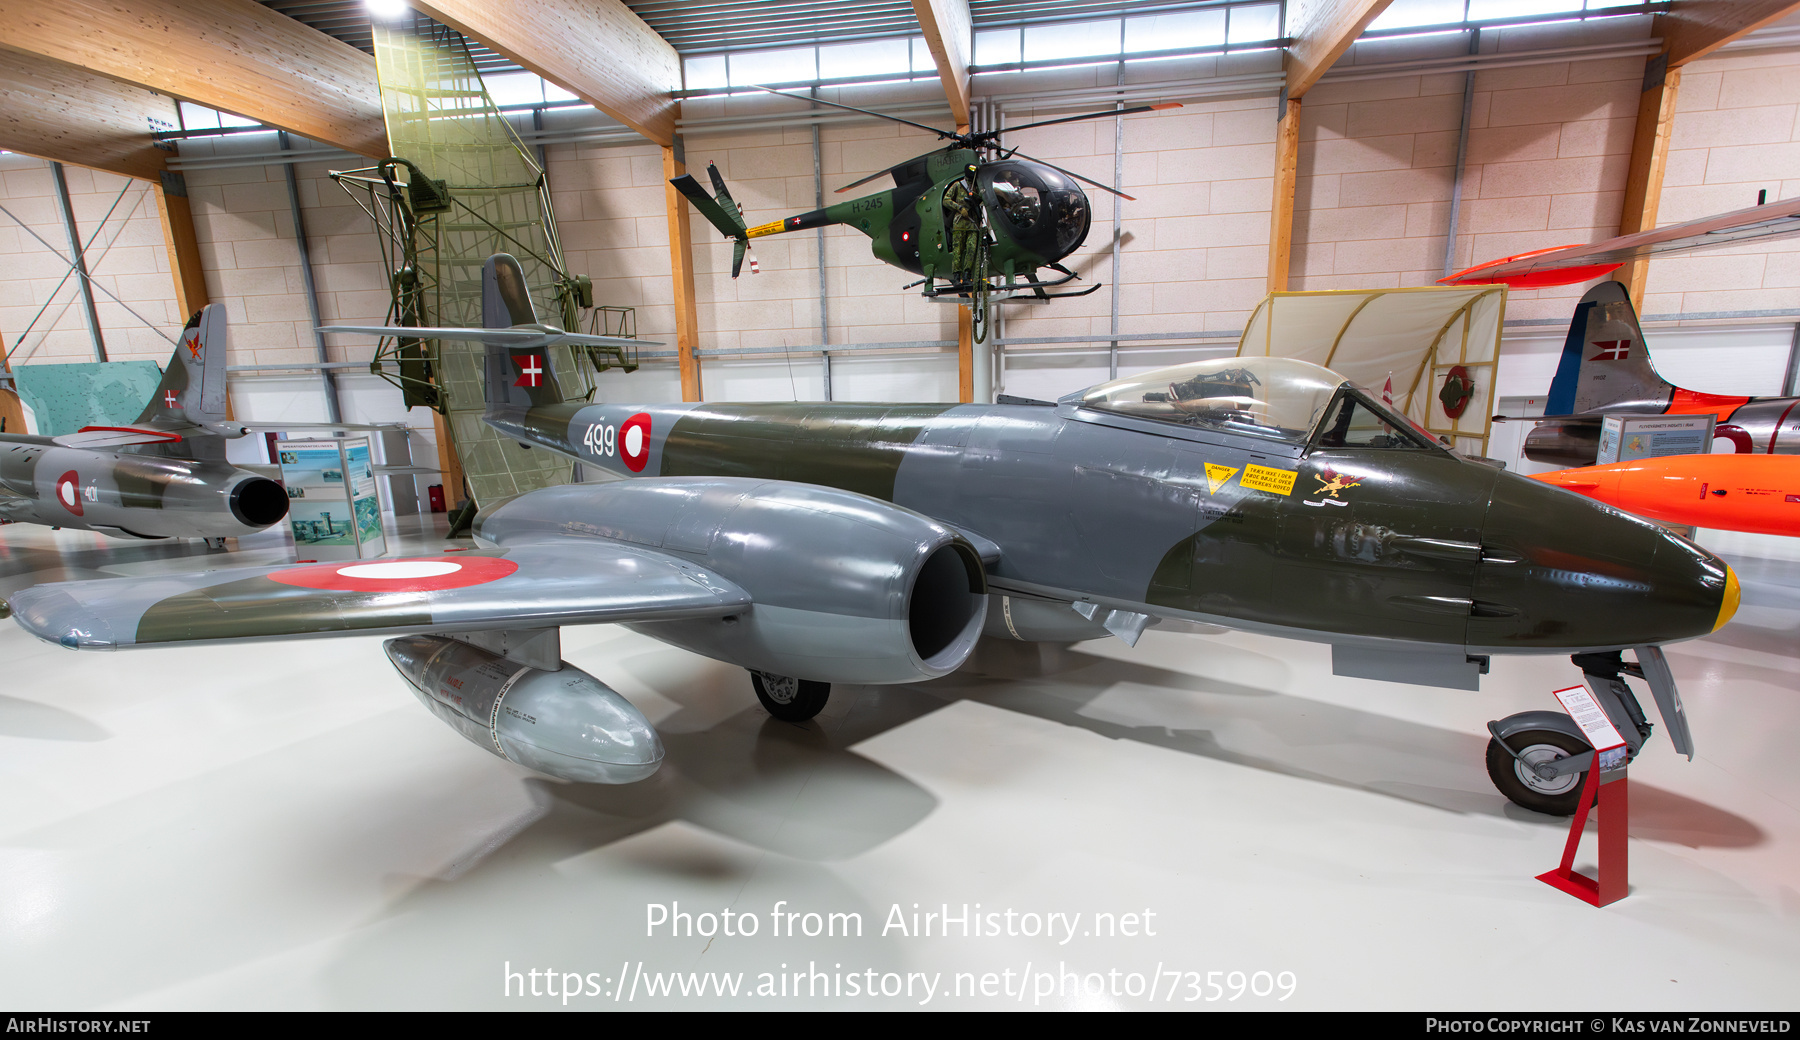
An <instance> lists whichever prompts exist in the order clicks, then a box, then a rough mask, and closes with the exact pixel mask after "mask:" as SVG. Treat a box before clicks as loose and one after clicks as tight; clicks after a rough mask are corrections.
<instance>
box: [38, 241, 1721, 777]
mask: <svg viewBox="0 0 1800 1040" xmlns="http://www.w3.org/2000/svg"><path fill="white" fill-rule="evenodd" d="M484 311H485V313H486V314H487V316H488V317H487V319H486V322H485V323H486V324H487V325H489V326H490V327H494V328H507V327H517V326H530V327H534V328H535V325H534V322H535V318H534V316H533V314H532V312H531V306H530V302H529V298H528V296H527V295H526V294H525V292H524V279H523V275H522V274H521V273H520V272H519V270H518V267H517V264H516V263H515V262H514V261H513V260H512V258H511V257H507V256H504V255H497V256H495V257H494V258H493V259H491V260H490V261H489V263H488V270H487V281H486V286H485V295H484ZM468 334H469V335H470V336H471V337H472V338H480V337H483V336H485V335H487V334H486V333H484V332H483V331H482V330H469V332H468ZM485 364H486V368H485V377H486V394H487V413H486V420H487V422H488V423H489V424H490V425H492V426H493V427H494V428H495V429H497V430H499V431H501V432H502V433H503V434H504V435H506V436H508V437H512V438H515V439H517V440H519V441H520V442H523V443H527V444H532V445H536V446H539V447H542V448H546V449H549V450H552V451H556V452H559V453H561V454H563V455H566V456H568V457H570V458H572V459H579V460H580V461H581V462H582V463H583V464H585V465H588V466H593V467H597V468H599V469H602V470H605V471H607V472H608V473H610V474H612V475H613V476H615V477H618V478H628V479H617V480H613V481H609V482H606V483H601V484H574V485H565V486H560V487H552V488H545V489H542V490H538V491H532V492H529V493H527V494H523V495H520V496H518V497H516V498H514V499H512V500H510V501H507V502H505V503H503V504H501V505H500V506H498V507H497V508H495V509H493V510H492V511H491V512H488V513H486V514H485V515H483V516H482V517H480V518H479V519H478V521H477V529H476V535H477V539H478V541H479V543H480V544H481V545H482V548H481V549H480V550H476V551H468V552H460V553H441V554H437V555H429V556H421V557H413V558H408V559H398V560H381V561H373V562H370V561H364V562H360V563H348V564H315V565H311V566H298V567H295V566H290V567H276V568H245V569H238V570H227V571H214V572H210V573H207V574H196V575H170V576H163V577H158V578H156V579H154V580H151V579H114V580H107V581H83V582H70V583H62V584H50V585H42V586H38V587H35V588H32V589H28V590H25V591H23V592H20V593H18V594H16V595H15V596H14V597H13V599H12V605H13V608H14V610H15V613H16V616H17V618H18V619H19V621H20V622H21V623H22V624H23V625H24V626H25V627H26V628H27V629H29V630H30V631H31V632H32V633H34V634H36V635H38V636H39V637H41V638H44V639H46V640H50V641H54V642H58V643H61V644H62V645H64V646H66V647H69V648H72V649H76V650H101V649H105V650H110V649H115V648H127V647H139V646H159V645H170V644H176V643H185V642H200V643H211V642H221V641H242V640H259V639H285V638H294V637H302V636H329V635H340V634H364V635H374V634H387V635H392V636H396V637H398V638H394V639H391V640H389V642H388V643H387V644H386V645H387V651H388V654H389V657H390V658H391V659H392V660H393V661H394V663H395V665H396V666H397V667H398V668H399V669H400V671H401V672H402V674H403V675H404V676H405V677H406V678H407V680H408V682H409V683H410V684H411V685H412V687H413V689H414V691H415V692H416V695H417V696H418V697H419V698H420V700H421V701H423V702H424V703H425V704H426V706H427V707H428V708H430V709H431V710H432V711H433V712H434V713H436V714H437V715H438V716H439V717H440V718H442V719H444V720H445V721H446V722H448V723H449V724H451V725H452V726H454V727H455V728H457V729H458V730H459V731H460V732H462V733H463V734H464V735H465V736H467V737H468V738H469V739H470V740H472V741H474V742H475V743H477V744H479V745H481V746H482V747H484V748H487V749H488V750H489V751H491V752H493V753H495V754H498V755H503V756H505V757H507V758H509V759H512V760H514V761H518V762H521V763H523V764H525V765H528V766H530V767H532V768H534V769H538V770H540V771H543V772H547V773H550V774H551V775H555V776H562V777H566V778H570V779H577V780H590V781H595V780H598V781H611V782H621V781H628V780H634V779H638V778H641V777H643V776H646V775H648V774H649V773H650V772H651V771H653V770H654V769H655V768H656V764H657V762H658V761H659V760H660V757H661V747H660V744H658V743H657V737H656V734H655V732H654V730H653V729H652V728H651V727H650V725H649V723H648V722H647V721H646V720H644V718H643V717H642V716H641V715H640V714H638V713H637V712H636V710H635V709H634V708H632V707H631V705H630V704H629V703H627V702H626V701H624V699H623V698H621V697H619V696H618V695H617V694H616V693H613V692H611V691H610V690H607V688H606V687H605V686H603V685H602V684H600V683H599V681H598V680H596V679H594V678H593V677H592V676H589V675H587V674H586V673H584V672H582V671H580V670H579V669H576V668H574V667H573V666H570V665H567V664H564V663H563V662H562V661H561V660H560V641H559V637H558V631H559V627H560V626H562V625H571V624H593V623H602V622H616V623H623V624H626V625H628V626H630V627H631V628H633V629H634V630H636V631H638V632H641V633H643V634H646V635H649V636H652V637H654V638H656V639H659V640H662V641H664V642H667V643H670V644H672V645H674V646H678V647H682V648H685V649H688V650H691V651H693V652H696V653H699V654H703V655H706V656H709V657H713V658H716V659H718V660H722V661H727V662H731V663H733V664H736V665H738V666H740V667H743V668H745V669H748V670H749V671H750V673H751V686H752V687H753V688H754V690H755V692H756V695H757V697H758V699H759V700H760V701H761V702H762V704H763V705H764V707H765V708H767V710H768V711H769V712H770V714H772V715H774V716H776V717H778V718H783V719H790V720H804V719H808V718H811V717H812V716H813V715H815V714H817V713H818V711H819V710H820V709H821V708H822V707H823V706H824V704H825V702H826V699H827V698H828V697H829V695H830V691H831V685H832V684H834V683H855V684H884V683H908V682H917V681H921V680H927V679H933V678H937V677H940V676H943V675H946V674H948V673H951V672H953V671H955V670H957V669H958V668H960V667H961V666H962V665H963V664H964V662H965V661H966V660H967V659H968V657H969V655H970V653H971V652H972V651H973V649H974V647H975V644H976V642H977V640H978V639H980V638H982V637H984V636H985V637H987V638H992V639H998V640H1020V641H1051V642H1073V641H1077V640H1083V639H1092V638H1102V637H1108V636H1116V637H1118V638H1120V639H1122V640H1124V641H1125V642H1126V643H1128V644H1133V645H1135V644H1136V642H1137V640H1138V638H1139V636H1140V635H1141V634H1142V633H1143V632H1144V631H1145V630H1146V629H1147V628H1148V627H1150V626H1151V625H1154V624H1156V623H1157V622H1158V621H1160V620H1163V619H1174V620H1186V621H1195V622H1203V623H1211V624H1216V625H1224V626H1228V627H1232V628H1238V629H1245V630H1250V631H1255V632H1262V633H1267V634H1272V635H1278V636H1286V637H1291V638H1298V639H1304V640H1310V641H1314V642H1323V643H1329V644H1331V645H1332V646H1333V662H1334V671H1336V672H1337V673H1338V674H1344V675H1354V676H1360V677H1364V678H1376V679H1387V680H1395V681H1402V682H1412V683H1418V684H1423V685H1435V686H1441V687H1449V688H1455V689H1464V690H1473V689H1476V688H1477V687H1478V685H1479V679H1480V675H1481V673H1482V672H1484V671H1485V670H1486V666H1487V662H1488V659H1489V657H1490V655H1495V654H1569V655H1572V656H1573V657H1574V659H1575V663H1576V664H1577V665H1578V666H1579V667H1580V668H1581V669H1582V671H1583V672H1584V674H1586V675H1587V676H1588V680H1589V685H1590V687H1591V688H1593V689H1594V690H1595V693H1596V697H1597V699H1598V700H1599V702H1600V703H1601V704H1602V705H1603V706H1605V707H1606V709H1607V711H1608V713H1609V714H1610V715H1612V716H1613V717H1614V719H1615V724H1616V725H1617V726H1618V728H1619V729H1620V731H1621V732H1623V733H1624V734H1625V735H1626V736H1627V738H1628V739H1629V740H1630V747H1629V752H1630V754H1634V755H1635V754H1636V753H1637V752H1638V751H1639V750H1640V749H1641V748H1642V747H1643V746H1644V743H1645V741H1646V740H1647V739H1648V737H1649V736H1650V734H1651V732H1652V729H1651V724H1650V722H1649V721H1648V719H1647V718H1646V716H1645V715H1644V713H1643V711H1642V710H1641V709H1640V707H1639V706H1638V701H1637V700H1636V698H1635V697H1634V695H1633V694H1632V692H1631V690H1630V688H1629V687H1628V686H1627V685H1626V684H1625V682H1624V681H1623V680H1622V678H1621V676H1622V675H1625V674H1641V675H1642V676H1643V677H1644V678H1645V679H1646V680H1647V681H1648V682H1649V684H1650V688H1651V692H1652V694H1653V695H1654V697H1655V700H1656V703H1657V706H1658V708H1659V709H1660V711H1661V715H1662V718H1663V720H1664V723H1665V726H1666V728H1667V730H1668V732H1669V734H1670V737H1671V740H1672V741H1673V743H1674V744H1675V746H1676V748H1677V750H1679V751H1684V752H1687V753H1689V754H1690V755H1691V753H1692V742H1691V739H1690V737H1689V735H1688V730H1687V726H1686V721H1685V717H1684V716H1683V713H1682V711H1681V707H1680V701H1679V699H1678V695H1677V693H1676V691H1675V686H1674V682H1673V680H1672V679H1671V678H1670V675H1669V671H1668V668H1667V665H1666V662H1665V661H1664V658H1663V655H1662V650H1661V646H1662V644H1665V643H1668V642H1672V641H1675V640H1681V639H1689V638H1693V637H1696V636H1703V635H1706V634H1708V633H1710V632H1712V631H1714V630H1716V629H1717V628H1718V627H1719V626H1720V625H1723V624H1724V623H1725V622H1726V621H1727V620H1729V619H1730V617H1731V616H1732V614H1733V612H1734V611H1735V610H1736V608H1737V604H1738V597H1739V593H1738V585H1737V579H1736V577H1735V575H1733V574H1732V572H1731V570H1730V568H1728V567H1727V566H1726V565H1725V564H1724V563H1723V562H1722V561H1720V560H1719V559H1718V558H1717V557H1715V556H1713V555H1712V554H1710V553H1708V552H1707V551H1705V550H1704V549H1701V548H1699V547H1698V546H1696V545H1694V544H1693V543H1691V542H1689V541H1687V540H1685V539H1682V538H1679V537H1677V536H1675V535H1673V534H1670V533H1669V532H1667V531H1666V530H1664V529H1662V528H1660V527H1657V526H1656V525H1654V524H1651V523H1648V522H1645V521H1640V520H1637V519H1635V518H1633V517H1629V516H1627V515H1625V514H1622V513H1619V512H1618V511H1616V510H1613V509H1610V508H1607V507H1605V506H1602V505H1599V504H1597V503H1594V502H1590V501H1588V500H1587V499H1584V498H1582V497H1580V496H1577V495H1572V494H1569V493H1568V492H1565V491H1562V490H1559V489H1557V488H1553V487H1549V486H1546V485H1544V484H1541V483H1539V482H1537V481H1533V480H1528V479H1526V478H1523V477H1519V476H1516V475H1514V474H1510V473H1506V472H1503V471H1501V470H1500V469H1497V468H1495V467H1492V466H1489V465H1485V464H1483V463H1481V462H1477V461H1474V460H1472V459H1469V458H1465V457H1463V456H1461V455H1458V454H1456V453H1455V452H1453V451H1451V450H1449V449H1447V448H1445V447H1444V446H1443V445H1442V444H1440V443H1439V442H1438V441H1437V440H1436V439H1434V438H1432V437H1431V436H1429V435H1427V434H1425V433H1422V432H1421V431H1419V430H1418V428H1416V427H1415V426H1414V425H1413V424H1412V423H1411V422H1409V421H1408V420H1407V419H1406V418H1405V417H1404V416H1402V415H1400V414H1398V413H1397V412H1395V411H1393V410H1392V409H1391V408H1389V407H1387V406H1385V405H1383V404H1382V403H1381V402H1380V401H1379V399H1378V398H1377V396H1376V395H1373V394H1371V393H1369V392H1368V391H1367V390H1365V389H1363V388H1361V387H1359V386H1356V385H1354V384H1351V383H1349V382H1348V381H1346V380H1344V379H1343V378H1342V377H1340V376H1337V375H1335V374H1334V373H1332V372H1330V371H1329V370H1327V369H1324V368H1321V367H1319V366H1317V365H1313V364H1309V363H1306V362H1302V361H1296V360H1291V359H1283V358H1278V357H1242V358H1226V359H1215V360H1209V361H1200V362H1194V363H1190V364H1185V365H1177V366H1175V367H1173V368H1167V369H1162V370H1158V371H1155V372H1150V373H1145V374H1143V375H1139V376H1132V377H1129V378H1125V379H1120V380H1115V381H1113V382H1110V383H1105V384H1102V385H1100V386H1097V387H1094V388H1092V389H1089V390H1087V391H1084V392H1078V393H1075V394H1071V395H1069V396H1067V397H1065V398H1063V399H1062V400H1060V401H1058V402H1055V403H1050V402H1041V403H1030V404H1020V403H1010V404H991V405H990V404H838V403H810V402H806V403H781V404H705V403H685V404H628V403H588V402H584V401H579V400H574V401H571V400H564V399H563V397H562V395H561V392H560V390H559V389H558V386H557V383H556V379H555V376H554V373H553V372H552V371H551V370H550V361H549V358H548V356H547V354H546V351H545V344H543V343H542V342H541V341H540V342H538V343H536V344H534V345H531V346H512V345H506V344H500V343H490V344H489V345H488V347H487V354H486V363H485ZM1625 650H1634V651H1635V652H1636V657H1637V660H1636V662H1635V663H1628V662H1626V661H1625V660H1624V659H1623V657H1622V653H1621V652H1622V651H1625ZM1491 730H1492V740H1491V741H1490V744H1489V748H1488V753H1487V764H1488V769H1489V773H1490V776H1492V777H1493V779H1494V781H1495V783H1496V785H1497V786H1498V787H1499V788H1500V789H1501V791H1502V792H1504V793H1505V794H1506V796H1507V797H1509V798H1511V799H1513V800H1514V801H1517V802H1519V803H1520V804H1523V805H1527V806H1530V807H1532V808H1536V809H1542V810H1545V811H1552V812H1564V813H1567V812H1569V811H1571V810H1572V808H1573V805H1574V802H1575V800H1576V798H1577V797H1578V795H1579V791H1580V785H1581V781H1582V778H1583V777H1584V776H1585V775H1586V772H1587V771H1588V770H1589V769H1590V768H1592V767H1594V766H1595V764H1596V763H1595V758H1594V755H1593V753H1592V749H1590V748H1588V747H1587V746H1586V745H1585V744H1583V743H1582V740H1581V736H1580V730H1579V729H1578V728H1576V727H1575V725H1574V723H1573V721H1572V720H1570V719H1569V718H1568V716H1566V715H1560V714H1556V713H1551V712H1526V713H1523V714H1520V715H1514V716H1511V717H1509V718H1508V719H1505V720H1502V721H1500V722H1497V723H1494V724H1492V726H1491Z"/></svg>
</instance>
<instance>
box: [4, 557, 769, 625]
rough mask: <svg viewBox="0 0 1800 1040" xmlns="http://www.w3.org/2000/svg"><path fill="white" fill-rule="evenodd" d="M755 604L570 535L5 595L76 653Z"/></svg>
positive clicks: (645, 616) (689, 569) (722, 585)
mask: <svg viewBox="0 0 1800 1040" xmlns="http://www.w3.org/2000/svg"><path fill="white" fill-rule="evenodd" d="M750 602H751V600H750V596H749V594H748V593H746V592H745V591H744V590H743V589H741V588H739V587H738V586H737V585H735V584H733V583H732V582H730V581H727V580H726V579H724V578H722V577H720V576H719V575H717V574H715V573H712V572H711V571H710V570H708V569H707V568H705V567H700V566H696V565H694V564H691V563H688V562H687V561H685V560H679V559H676V558H675V557H672V556H669V555H666V554H664V553H659V552H656V551H653V550H650V549H643V548H639V547H636V546H629V545H622V544H617V543H609V542H580V543H573V544H571V543H570V542H567V541H557V542H545V543H535V544H528V545H522V546H509V547H507V548H504V549H495V550H484V551H470V552H451V553H442V554H438V555H433V556H415V557H402V558H398V559H379V560H362V561H357V560H350V561H343V562H334V563H318V564H297V565H289V566H285V567H245V568H233V569H229V570H218V571H207V572H204V573H201V574H186V575H170V576H166V577H156V578H144V579H123V578H110V579H100V580H94V581H72V582H59V583H56V584H50V585H38V586H35V587H33V588H29V589H26V590H24V591H21V592H19V593H16V594H15V595H13V597H12V599H11V605H12V608H13V613H14V616H15V618H16V619H17V620H18V622H19V623H20V624H21V625H23V626H24V627H25V628H26V629H27V630H28V631H29V632H31V634H32V635H35V636H37V637H38V638H40V639H43V640H46V641H49V642H54V643H59V644H61V645H62V646H65V647H68V648H70V649H81V650H114V649H119V648H122V647H133V646H156V645H169V644H175V643H187V642H213V643H221V642H248V641H254V640H266V639H293V638H303V637H308V636H333V635H344V634H351V633H354V634H358V635H400V634H406V633H413V632H481V631H487V630H491V629H496V628H505V629H531V628H551V627H555V626H559V625H569V624H600V623H605V622H620V621H664V620H675V619H680V618H696V617H718V616H721V615H725V614H731V613H734V612H736V611H739V610H743V609H744V608H746V607H748V606H749V605H750Z"/></svg>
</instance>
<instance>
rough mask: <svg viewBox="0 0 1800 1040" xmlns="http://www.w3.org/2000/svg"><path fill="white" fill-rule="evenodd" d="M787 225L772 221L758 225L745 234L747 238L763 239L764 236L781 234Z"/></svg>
mask: <svg viewBox="0 0 1800 1040" xmlns="http://www.w3.org/2000/svg"><path fill="white" fill-rule="evenodd" d="M785 226H786V225H785V224H783V223H782V222H781V221H779V220H771V221H769V222H768V223H767V224H758V225H756V226H755V227H753V228H751V229H750V230H748V231H746V232H744V237H745V238H761V237H762V236H764V235H774V234H779V233H780V232H781V229H782V228H783V227H785Z"/></svg>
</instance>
